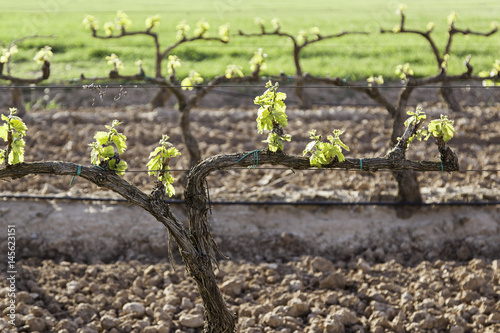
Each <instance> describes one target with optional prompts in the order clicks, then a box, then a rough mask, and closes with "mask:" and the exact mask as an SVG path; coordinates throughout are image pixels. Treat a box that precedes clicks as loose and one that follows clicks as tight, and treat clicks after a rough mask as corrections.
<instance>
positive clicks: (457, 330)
mask: <svg viewBox="0 0 500 333" xmlns="http://www.w3.org/2000/svg"><path fill="white" fill-rule="evenodd" d="M450 333H465V329H464V328H463V327H462V326H452V327H450Z"/></svg>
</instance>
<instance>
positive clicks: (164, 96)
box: [148, 87, 172, 110]
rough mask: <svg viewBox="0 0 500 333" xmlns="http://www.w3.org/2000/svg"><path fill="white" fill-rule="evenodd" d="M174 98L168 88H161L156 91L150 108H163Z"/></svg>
mask: <svg viewBox="0 0 500 333" xmlns="http://www.w3.org/2000/svg"><path fill="white" fill-rule="evenodd" d="M170 96H172V92H171V91H170V90H169V89H167V88H163V87H162V88H160V89H158V91H156V94H155V95H154V96H153V98H152V99H151V101H150V102H149V104H148V106H149V108H150V109H151V110H154V109H156V108H161V107H163V106H164V105H165V103H167V101H168V99H169V98H170Z"/></svg>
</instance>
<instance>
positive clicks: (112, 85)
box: [0, 80, 500, 90]
mask: <svg viewBox="0 0 500 333" xmlns="http://www.w3.org/2000/svg"><path fill="white" fill-rule="evenodd" d="M89 81H90V80H89ZM100 85H101V86H102V87H107V88H127V89H158V88H168V86H160V85H151V84H116V83H110V84H107V83H100ZM83 86H84V84H79V85H64V84H59V85H57V84H52V85H37V86H30V85H12V86H10V85H9V86H0V89H1V90H9V89H12V88H21V89H30V90H34V89H42V90H43V89H46V88H49V89H86V88H84V87H83ZM173 87H178V88H191V87H193V88H196V87H200V88H206V87H211V86H209V85H197V86H191V85H175V86H173ZM263 87H264V85H262V84H248V85H247V84H245V85H241V84H240V85H238V84H227V85H226V84H224V85H218V86H217V88H218V89H219V88H263ZM281 87H282V88H302V89H352V88H367V86H365V85H355V86H337V85H327V84H325V85H303V86H297V85H286V84H283V85H282V86H281ZM377 88H379V89H385V88H388V89H401V88H404V87H403V86H401V85H384V86H378V87H377ZM441 88H451V89H460V88H468V89H500V86H491V87H485V86H482V85H477V86H471V85H467V84H464V85H423V86H418V87H415V89H441Z"/></svg>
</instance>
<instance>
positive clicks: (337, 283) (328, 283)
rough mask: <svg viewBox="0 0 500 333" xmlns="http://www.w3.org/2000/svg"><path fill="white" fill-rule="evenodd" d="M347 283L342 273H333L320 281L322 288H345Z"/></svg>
mask: <svg viewBox="0 0 500 333" xmlns="http://www.w3.org/2000/svg"><path fill="white" fill-rule="evenodd" d="M345 285H346V280H345V277H344V275H343V274H342V273H331V274H328V275H327V276H326V277H325V278H323V279H322V280H320V281H319V287H320V288H322V289H344V287H345Z"/></svg>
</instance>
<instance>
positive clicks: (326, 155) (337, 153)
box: [303, 130, 349, 168]
mask: <svg viewBox="0 0 500 333" xmlns="http://www.w3.org/2000/svg"><path fill="white" fill-rule="evenodd" d="M342 133H343V131H341V130H334V131H333V135H329V136H328V138H327V139H328V141H330V142H322V141H321V135H316V130H312V131H310V132H309V134H310V137H311V139H312V140H313V141H311V142H309V143H308V144H307V146H306V148H305V149H304V151H303V155H304V156H305V155H307V154H308V153H310V154H311V156H310V157H309V164H310V165H311V166H315V167H318V168H321V166H323V165H326V164H329V163H331V162H332V161H333V159H335V158H337V159H338V161H339V162H342V161H344V160H345V157H344V154H343V153H342V149H344V150H347V151H349V147H348V146H347V145H346V144H344V143H343V142H342V140H340V135H341V134H342Z"/></svg>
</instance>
